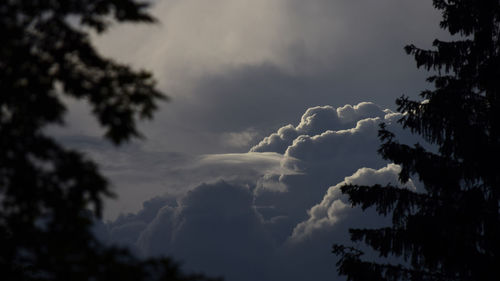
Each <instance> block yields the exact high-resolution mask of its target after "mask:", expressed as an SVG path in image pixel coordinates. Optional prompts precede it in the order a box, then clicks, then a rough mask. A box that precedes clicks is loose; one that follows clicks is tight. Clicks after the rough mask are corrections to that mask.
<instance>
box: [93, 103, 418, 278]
mask: <svg viewBox="0 0 500 281" xmlns="http://www.w3.org/2000/svg"><path fill="white" fill-rule="evenodd" d="M399 117H400V115H398V114H395V113H393V112H391V111H390V110H385V109H381V108H380V107H378V106H376V105H375V104H373V103H360V104H358V105H354V106H351V105H347V106H343V107H338V108H334V107H331V106H322V107H313V108H310V109H308V110H306V112H305V113H304V114H303V116H302V118H301V119H300V122H299V124H297V125H296V126H293V125H289V126H284V127H282V128H280V129H278V130H277V132H275V133H273V134H271V135H270V136H269V137H267V138H265V139H264V140H263V141H261V142H260V143H259V144H257V145H255V146H254V148H253V149H251V151H249V152H247V153H229V154H211V155H210V154H208V155H203V156H201V157H194V158H192V159H191V160H190V161H189V162H187V163H186V164H185V165H184V166H183V168H182V169H177V172H178V173H184V175H185V176H186V178H184V179H183V180H185V182H186V184H187V185H191V187H190V188H186V189H185V192H184V193H183V194H181V195H179V194H170V195H162V196H157V197H154V198H153V199H151V200H148V201H146V202H144V204H143V207H142V210H140V211H138V212H131V213H129V214H127V215H122V216H120V217H119V218H118V219H116V220H114V221H112V222H108V223H107V224H104V226H103V225H102V224H101V226H100V227H99V231H98V232H99V233H100V236H102V237H103V240H106V241H108V242H109V243H118V244H121V245H128V246H129V247H130V248H131V249H133V250H134V251H135V252H137V253H139V254H141V255H144V256H158V255H169V256H173V257H174V258H176V259H177V260H180V261H182V262H183V264H184V269H185V270H188V271H202V272H206V273H208V274H210V275H214V276H222V275H223V276H225V277H226V278H227V279H228V280H249V281H250V280H264V281H265V280H282V279H287V280H305V279H307V278H310V277H311V276H314V278H315V279H317V280H330V279H331V278H332V277H333V276H334V275H335V268H334V264H335V256H333V255H332V254H331V253H330V246H331V244H332V243H335V242H337V243H343V242H348V234H347V229H348V228H350V227H357V226H363V227H374V226H381V225H384V224H386V223H387V219H386V218H381V217H378V216H377V215H376V214H375V212H373V211H368V212H361V210H359V209H358V208H351V207H350V206H349V205H348V203H347V200H346V198H345V197H344V196H343V195H342V194H341V193H340V191H339V188H340V186H342V185H343V184H346V183H353V184H367V185H371V184H376V183H379V184H387V183H393V184H398V173H399V171H400V168H399V166H397V165H394V164H390V163H387V162H385V161H383V160H382V159H380V157H379V156H377V154H376V148H377V146H378V141H377V129H378V124H380V122H382V121H383V122H386V123H387V124H388V125H389V126H390V127H391V128H392V129H394V130H400V129H398V125H397V123H396V122H395V121H396V120H397V119H398V118H399ZM284 128H285V129H284ZM284 130H288V132H289V133H290V132H292V133H290V134H289V135H287V133H286V132H283V131H284ZM291 136H294V137H291ZM408 138H409V137H408ZM285 139H286V142H284V140H285ZM275 142H276V143H279V145H275ZM285 146H286V147H285ZM282 147H285V148H284V149H283V148H282ZM257 148H258V149H259V150H261V151H263V152H257V151H256V150H258V149H257ZM265 150H267V151H265ZM273 150H274V151H273ZM360 167H361V168H360ZM181 170H182V172H181ZM346 175H348V177H346ZM189 176H191V178H189ZM332 184H334V185H333V186H332ZM405 187H406V188H414V185H413V183H412V182H411V181H410V182H409V183H407V185H406V186H405Z"/></svg>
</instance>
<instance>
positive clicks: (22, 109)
mask: <svg viewBox="0 0 500 281" xmlns="http://www.w3.org/2000/svg"><path fill="white" fill-rule="evenodd" d="M146 7H147V5H146V4H144V3H142V2H139V1H136V0H120V1H116V0H5V1H2V3H1V4H0V35H1V38H2V40H1V42H2V43H1V44H0V91H1V94H0V274H1V276H0V278H1V279H2V280H206V279H205V278H203V277H201V276H195V275H192V276H187V275H183V274H181V273H180V272H179V270H178V268H177V266H176V265H175V264H174V263H172V262H171V261H170V260H168V259H157V260H140V259H138V258H136V257H134V256H133V255H131V254H130V253H129V252H128V251H127V250H125V249H119V248H113V247H107V246H104V245H102V244H101V243H100V242H99V241H98V240H96V239H95V238H94V236H93V235H92V233H91V226H92V220H93V219H94V216H97V217H100V215H101V209H102V199H103V197H105V196H110V195H111V192H110V190H109V188H108V185H107V182H106V180H105V179H104V178H103V177H102V176H101V175H100V174H99V172H98V170H97V167H96V165H95V164H94V163H93V162H92V161H89V160H88V159H86V158H85V156H84V155H82V154H80V153H78V152H76V151H72V150H68V149H66V148H63V147H62V146H61V145H60V144H58V143H57V142H56V141H55V140H54V139H53V138H51V137H50V136H48V135H47V134H46V130H44V129H45V128H46V126H47V125H49V124H53V123H62V120H63V115H64V112H65V110H66V109H65V106H64V104H63V102H62V100H61V98H62V96H63V95H68V96H72V97H74V98H77V99H80V100H86V101H88V102H89V104H90V105H91V106H92V110H93V113H94V115H95V116H96V117H97V119H98V121H99V122H100V124H101V125H102V126H103V128H105V130H106V134H105V137H106V138H107V139H109V140H111V141H112V142H113V143H114V144H117V145H118V144H121V143H122V142H125V141H127V140H129V139H130V138H132V137H137V136H139V132H138V130H137V128H136V122H137V120H138V119H141V118H151V117H152V113H153V111H154V110H155V109H156V103H157V102H158V101H159V100H160V99H164V98H165V96H163V94H162V93H160V92H159V91H158V90H156V89H155V82H154V80H153V79H152V76H151V75H150V74H149V73H148V72H145V71H134V70H132V69H130V68H129V67H128V66H126V65H122V64H119V63H117V62H114V61H112V60H110V59H106V58H103V57H101V56H100V55H99V54H98V53H97V52H96V50H95V49H94V48H93V46H92V44H91V42H90V40H89V34H88V33H89V32H90V31H91V30H94V31H96V32H98V33H100V32H103V31H105V30H106V29H107V28H108V27H109V25H110V24H111V23H113V22H125V21H128V22H143V23H151V22H154V19H153V18H152V17H151V16H150V15H149V14H148V13H147V12H146V11H145V8H146Z"/></svg>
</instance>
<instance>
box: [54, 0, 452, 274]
mask: <svg viewBox="0 0 500 281" xmlns="http://www.w3.org/2000/svg"><path fill="white" fill-rule="evenodd" d="M431 2H432V1H431V0H425V1H410V0H379V1H371V0H349V1H348V0H329V1H326V0H309V1H302V0H253V1H245V0H212V1H203V0H182V1H181V0H169V1H159V0H158V1H155V2H154V4H153V6H152V7H151V13H152V14H153V15H154V16H155V17H156V18H157V19H158V20H159V23H158V24H156V25H142V26H136V25H127V24H126V25H120V26H115V27H113V28H112V29H111V30H110V31H109V32H108V33H105V34H104V35H93V36H92V40H93V42H94V44H95V45H96V47H97V48H98V49H99V50H100V52H101V53H102V54H103V55H105V56H108V57H112V58H114V59H116V60H118V61H121V62H124V63H128V64H131V65H132V66H134V67H136V68H143V69H148V70H150V71H152V72H153V74H154V76H155V77H156V80H157V82H158V87H159V89H161V90H162V91H163V92H165V93H166V95H168V96H169V97H170V100H169V102H162V103H161V104H160V109H159V111H158V112H156V115H155V117H154V120H153V121H148V122H143V123H141V124H140V128H141V129H142V133H143V134H144V136H145V138H144V139H142V140H136V141H133V142H131V143H129V144H127V145H124V146H122V147H119V148H116V147H113V146H112V145H111V144H109V143H106V142H105V141H104V140H103V139H102V130H101V129H100V128H99V126H98V125H97V123H96V122H95V121H94V120H93V118H92V116H91V115H90V114H89V109H88V107H87V105H86V104H85V103H84V102H81V101H77V100H70V99H68V100H66V102H67V104H68V107H69V109H70V110H69V114H68V116H67V118H66V126H65V127H64V128H58V129H56V130H54V134H56V135H57V136H58V138H59V139H60V140H61V141H62V142H63V143H65V144H66V145H68V146H70V147H74V148H77V149H79V150H81V151H84V152H85V153H86V155H88V157H90V158H91V159H94V160H95V161H96V162H97V163H98V164H99V167H100V168H101V170H102V171H103V173H104V175H106V176H107V177H108V178H109V179H110V181H111V183H112V187H113V191H114V192H115V194H116V195H117V198H116V199H114V200H107V201H106V208H105V214H104V220H103V221H102V222H98V223H97V225H96V230H95V231H96V233H97V235H98V236H99V237H100V238H101V239H102V240H104V241H106V242H107V243H110V244H119V245H123V246H126V247H129V248H130V249H132V250H133V251H134V252H135V253H137V254H138V255H140V256H144V257H148V256H161V255H168V256H171V257H173V258H174V259H175V260H177V261H179V262H181V263H182V264H183V269H184V270H185V271H188V272H204V273H206V274H208V275H211V276H223V277H225V278H226V280H232V281H244V280H263V281H266V280H311V279H315V280H342V279H341V278H339V277H337V274H336V269H335V262H336V257H335V256H334V255H333V254H331V246H332V244H333V243H349V240H348V234H347V230H348V229H349V228H351V227H378V226H383V225H387V224H388V223H389V221H388V219H387V218H383V217H378V216H377V215H376V214H375V212H374V211H373V210H367V211H366V212H362V211H361V210H359V209H358V208H352V207H350V205H349V203H348V200H347V198H346V197H345V196H343V195H342V194H341V192H340V190H339V188H340V186H342V185H343V184H346V183H354V184H366V185H371V184H387V183H392V184H398V172H399V167H398V166H397V165H394V164H392V163H389V162H387V161H385V160H383V159H382V158H381V157H380V156H379V155H378V154H377V152H376V150H377V148H378V146H379V141H378V138H377V130H378V125H379V124H380V123H381V122H385V123H386V124H387V125H388V127H389V129H390V130H392V131H394V132H395V133H396V135H397V136H398V137H399V139H400V140H401V141H402V142H406V143H409V144H413V143H416V142H417V141H421V140H419V139H418V137H416V136H412V135H411V134H410V133H409V132H406V131H404V130H402V128H401V127H400V126H399V125H398V123H397V120H398V118H400V117H401V114H400V113H397V112H396V107H395V103H394V102H395V99H396V98H398V97H400V96H401V95H403V94H404V95H407V96H410V97H412V98H418V93H419V92H420V91H422V90H424V89H426V88H429V87H430V85H429V84H427V83H426V82H425V77H426V76H427V73H425V72H424V71H421V70H417V69H416V67H415V63H414V61H413V59H412V58H411V57H410V56H408V55H406V54H405V52H404V50H403V47H404V46H405V45H407V44H415V45H417V46H420V47H424V48H426V47H430V46H431V43H432V41H433V39H434V38H437V37H441V38H442V37H444V36H445V34H444V33H443V32H442V31H440V30H439V28H438V26H439V20H440V15H439V14H438V12H436V11H435V10H434V9H433V8H432V3H431ZM400 186H401V188H410V189H414V190H418V189H419V188H420V187H419V183H418V182H413V181H410V182H407V183H405V184H400Z"/></svg>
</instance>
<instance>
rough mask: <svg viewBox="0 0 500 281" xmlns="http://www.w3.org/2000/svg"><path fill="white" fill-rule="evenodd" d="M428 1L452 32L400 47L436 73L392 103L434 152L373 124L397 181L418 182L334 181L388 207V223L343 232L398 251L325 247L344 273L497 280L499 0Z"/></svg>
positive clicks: (368, 203)
mask: <svg viewBox="0 0 500 281" xmlns="http://www.w3.org/2000/svg"><path fill="white" fill-rule="evenodd" d="M433 3H434V6H435V8H437V9H439V10H441V12H442V15H443V19H442V21H441V27H442V28H444V29H446V30H448V31H449V32H450V34H451V35H455V36H454V37H453V38H456V39H450V41H441V40H435V41H434V43H433V46H434V48H433V49H432V50H422V49H419V48H417V47H415V46H413V45H410V46H407V47H406V51H407V52H408V53H409V54H411V55H413V56H414V57H415V60H416V62H417V66H418V67H424V68H425V69H427V70H432V71H433V73H436V74H433V75H432V76H430V77H429V78H428V81H429V82H431V83H433V85H434V87H433V88H434V89H433V90H425V91H423V92H422V93H421V97H422V98H423V101H412V100H410V99H408V98H407V97H401V98H399V99H398V100H397V105H398V106H399V108H398V110H399V112H402V113H405V115H404V117H403V118H402V119H401V120H400V122H401V123H402V125H403V126H404V127H405V128H407V129H409V130H411V131H412V132H413V133H416V134H418V135H421V136H422V137H423V138H425V140H427V141H428V142H430V143H432V144H434V145H436V146H437V148H438V149H439V150H438V152H437V153H432V152H429V151H426V150H425V149H423V147H422V146H421V145H419V144H416V145H414V146H408V145H404V144H401V143H398V141H397V140H396V136H394V135H393V134H392V133H391V132H388V131H387V130H386V129H385V128H384V127H383V126H382V128H381V130H380V139H381V140H382V145H381V147H380V150H379V152H380V153H381V155H382V156H383V157H384V158H385V159H388V160H391V161H394V162H395V163H397V164H399V165H401V166H402V171H401V173H400V179H401V181H402V182H405V181H408V179H409V178H410V177H415V179H417V180H420V181H421V182H422V183H423V185H424V187H425V188H424V190H423V191H421V192H414V191H411V190H408V189H399V188H397V187H395V186H392V185H389V186H355V185H348V186H344V187H343V188H342V192H343V193H345V194H347V195H348V196H349V198H350V201H351V203H352V204H353V205H358V206H361V207H362V208H364V209H365V208H368V207H374V208H376V210H377V211H378V212H379V213H380V214H381V215H388V214H390V215H392V226H390V227H387V228H381V229H351V230H350V235H351V240H352V241H359V242H364V243H365V244H366V245H368V246H369V247H371V248H372V249H374V250H375V251H376V252H377V253H378V254H379V255H380V256H381V257H399V258H400V259H404V262H403V261H402V262H401V263H402V264H396V263H395V262H394V263H391V262H389V261H390V260H392V261H394V259H393V258H392V259H387V262H380V259H379V260H378V261H377V260H372V259H368V258H366V257H365V256H364V255H363V253H362V252H361V251H360V250H359V249H357V248H353V247H347V246H343V245H334V250H333V251H334V253H336V254H337V255H339V256H340V260H339V262H338V264H337V266H338V267H337V268H338V272H339V273H340V274H341V275H345V276H346V277H347V279H348V280H492V281H493V280H500V270H499V265H500V211H499V200H500V164H499V163H500V161H499V159H500V41H499V39H500V2H499V1H498V0H481V1H474V0H446V1H445V0H434V1H433Z"/></svg>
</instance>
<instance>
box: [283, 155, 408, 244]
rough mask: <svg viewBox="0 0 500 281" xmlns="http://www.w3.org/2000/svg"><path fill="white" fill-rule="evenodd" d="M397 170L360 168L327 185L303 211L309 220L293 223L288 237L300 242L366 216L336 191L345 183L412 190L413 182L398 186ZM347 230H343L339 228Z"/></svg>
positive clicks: (398, 168)
mask: <svg viewBox="0 0 500 281" xmlns="http://www.w3.org/2000/svg"><path fill="white" fill-rule="evenodd" d="M400 171H401V167H400V166H398V165H395V164H388V165H387V166H386V167H384V168H381V169H378V170H375V169H371V168H361V169H359V170H357V171H356V172H355V173H354V174H353V175H351V176H349V177H346V178H345V179H344V181H342V182H340V183H338V184H336V185H334V186H331V187H330V188H329V189H328V191H327V192H326V194H325V196H324V197H323V200H322V201H321V202H320V203H319V204H317V205H315V206H313V207H312V208H311V209H309V210H308V211H307V212H308V214H309V218H308V219H307V220H306V221H304V222H301V223H299V224H297V226H296V227H295V229H294V230H293V234H292V236H291V240H292V241H300V240H302V239H305V238H306V237H308V236H311V235H314V232H315V231H324V230H327V231H331V230H332V229H333V228H335V224H338V223H339V221H342V220H353V217H354V216H360V215H366V212H368V211H366V212H365V214H362V212H360V210H359V208H356V209H354V208H352V207H350V204H349V202H348V199H347V196H345V195H343V194H342V192H341V191H340V188H341V187H342V186H343V185H346V184H354V185H368V186H369V185H375V184H380V185H382V186H384V185H387V184H391V185H393V186H398V185H399V186H402V187H404V188H410V189H412V190H415V189H416V188H415V185H414V184H413V181H411V180H410V181H409V182H407V183H406V184H404V185H402V184H400V182H399V179H398V176H399V172H400ZM342 230H344V231H347V229H346V228H345V229H342Z"/></svg>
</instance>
